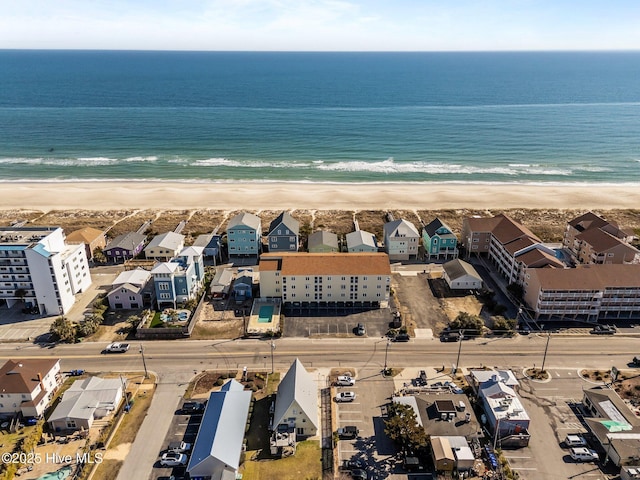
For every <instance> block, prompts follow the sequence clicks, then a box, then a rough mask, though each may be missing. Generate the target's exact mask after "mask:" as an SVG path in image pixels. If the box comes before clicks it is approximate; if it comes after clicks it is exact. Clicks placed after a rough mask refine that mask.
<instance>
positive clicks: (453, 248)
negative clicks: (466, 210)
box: [422, 217, 458, 259]
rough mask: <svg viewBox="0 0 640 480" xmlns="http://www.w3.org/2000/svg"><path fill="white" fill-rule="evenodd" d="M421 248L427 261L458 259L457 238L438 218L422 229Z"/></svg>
mask: <svg viewBox="0 0 640 480" xmlns="http://www.w3.org/2000/svg"><path fill="white" fill-rule="evenodd" d="M422 246H423V247H424V251H425V254H426V255H427V258H429V259H432V258H436V259H440V258H457V257H458V237H456V236H455V234H454V233H453V232H452V230H451V228H450V227H449V226H448V225H447V224H446V223H444V222H443V221H442V220H440V219H439V218H438V217H436V218H435V219H433V220H432V221H431V222H430V223H429V224H428V225H426V226H425V227H424V228H423V229H422Z"/></svg>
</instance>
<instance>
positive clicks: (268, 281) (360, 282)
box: [260, 252, 391, 308]
mask: <svg viewBox="0 0 640 480" xmlns="http://www.w3.org/2000/svg"><path fill="white" fill-rule="evenodd" d="M390 284H391V266H390V265H389V257H388V256H387V255H386V254H384V253H304V252H300V253H267V254H263V255H262V256H261V257H260V295H261V296H262V297H276V298H281V299H282V302H283V304H284V306H285V307H287V306H289V305H295V306H303V307H309V308H313V307H323V306H337V307H373V308H377V307H384V306H386V305H388V303H389V291H390Z"/></svg>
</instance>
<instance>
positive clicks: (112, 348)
mask: <svg viewBox="0 0 640 480" xmlns="http://www.w3.org/2000/svg"><path fill="white" fill-rule="evenodd" d="M127 350H129V344H128V343H110V344H109V345H107V346H106V348H105V349H104V351H105V352H107V353H124V352H126V351H127Z"/></svg>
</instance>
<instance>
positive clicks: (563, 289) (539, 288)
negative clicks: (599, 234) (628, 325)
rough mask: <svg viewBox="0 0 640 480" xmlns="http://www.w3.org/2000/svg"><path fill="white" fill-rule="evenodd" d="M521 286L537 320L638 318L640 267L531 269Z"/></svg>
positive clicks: (596, 266)
mask: <svg viewBox="0 0 640 480" xmlns="http://www.w3.org/2000/svg"><path fill="white" fill-rule="evenodd" d="M523 287H524V300H525V302H526V303H527V305H528V306H529V307H530V308H531V309H532V310H533V311H534V312H535V316H536V318H557V319H562V318H565V319H581V320H587V321H597V320H599V319H618V318H623V319H625V318H640V265H588V266H584V267H578V268H571V269H563V270H559V269H558V270H550V269H535V268H532V269H527V270H526V272H525V282H524V284H523Z"/></svg>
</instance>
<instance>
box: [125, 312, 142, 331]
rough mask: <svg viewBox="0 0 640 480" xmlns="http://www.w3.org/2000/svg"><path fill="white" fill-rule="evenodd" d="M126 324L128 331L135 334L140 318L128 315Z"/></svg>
mask: <svg viewBox="0 0 640 480" xmlns="http://www.w3.org/2000/svg"><path fill="white" fill-rule="evenodd" d="M127 323H128V324H129V331H131V332H135V331H136V329H137V328H138V324H139V323H140V317H139V316H138V315H129V316H128V317H127Z"/></svg>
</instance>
